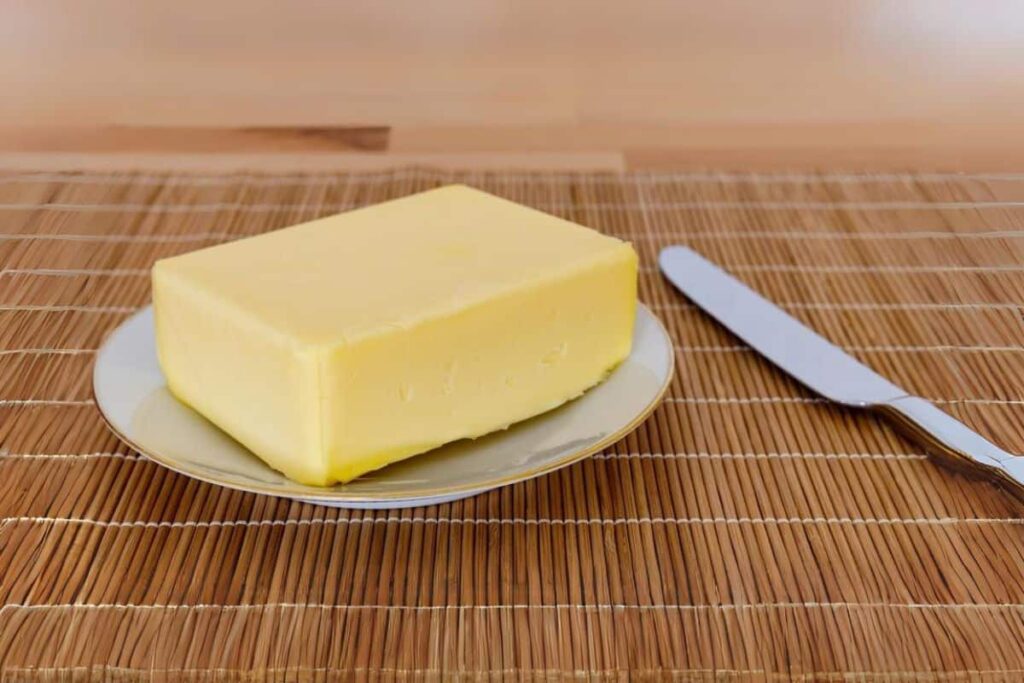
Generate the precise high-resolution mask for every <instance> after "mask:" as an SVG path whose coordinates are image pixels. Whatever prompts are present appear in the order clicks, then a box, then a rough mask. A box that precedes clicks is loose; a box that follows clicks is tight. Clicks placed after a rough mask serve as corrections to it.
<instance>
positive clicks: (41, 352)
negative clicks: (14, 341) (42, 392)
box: [0, 349, 96, 356]
mask: <svg viewBox="0 0 1024 683" xmlns="http://www.w3.org/2000/svg"><path fill="white" fill-rule="evenodd" d="M93 353H96V349H0V356H84V355H88V354H93Z"/></svg>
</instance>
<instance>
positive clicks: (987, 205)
mask: <svg viewBox="0 0 1024 683" xmlns="http://www.w3.org/2000/svg"><path fill="white" fill-rule="evenodd" d="M362 206H367V203H365V202H330V203H324V204H293V203H287V204H286V203H281V204H273V203H262V202H254V203H247V202H209V203H206V204H100V203H75V202H45V203H39V204H33V203H27V202H12V203H0V211H79V212H83V213H85V212H90V213H175V214H180V213H216V212H219V211H240V212H243V213H269V212H273V211H301V212H320V211H347V210H350V209H356V208H359V207H362ZM531 206H532V207H534V208H536V209H540V210H542V211H568V210H572V209H581V210H588V209H594V210H614V211H631V210H641V211H648V210H651V209H653V210H656V211H663V210H680V209H758V210H763V211H775V210H801V211H812V210H821V211H836V210H851V211H853V210H855V211H917V210H921V211H929V210H933V211H955V210H980V209H1013V208H1021V207H1024V201H1017V200H994V201H990V202H977V201H973V202H922V201H892V202H813V201H808V202H802V201H764V202H758V201H724V200H706V201H687V202H646V203H643V204H629V203H618V202H533V203H531Z"/></svg>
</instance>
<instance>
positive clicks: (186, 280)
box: [153, 185, 637, 485]
mask: <svg viewBox="0 0 1024 683" xmlns="http://www.w3.org/2000/svg"><path fill="white" fill-rule="evenodd" d="M636 277H637V256H636V253H635V252H634V250H633V248H632V247H631V246H630V245H629V244H628V243H626V242H622V241H620V240H617V239H614V238H611V237H607V236H604V235H601V234H599V233H597V232H595V231H593V230H590V229H588V228H584V227H582V226H580V225H576V224H574V223H571V222H569V221H565V220H562V219H560V218H556V217H554V216H550V215H548V214H545V213H541V212H539V211H535V210H533V209H529V208H526V207H524V206H520V205H518V204H515V203H513V202H510V201H506V200H504V199H500V198H498V197H495V196H492V195H489V194H486V193H484V192H481V191H478V190H474V189H471V188H469V187H465V186H461V185H453V186H448V187H442V188H440V189H436V190H431V191H429V192H423V193H421V194H417V195H412V196H409V197H405V198H403V199H397V200H394V201H389V202H386V203H384V204H379V205H377V206H372V207H368V208H364V209H360V210H357V211H351V212H348V213H344V214H339V215H336V216H331V217H328V218H322V219H319V220H315V221H312V222H309V223H304V224H302V225H297V226H294V227H290V228H286V229H283V230H278V231H275V232H270V233H267V234H264V235H260V236H257V237H252V238H248V239H244V240H239V241H237V242H231V243H227V244H222V245H218V246H214V247H210V248H207V249H202V250H199V251H194V252H191V253H188V254H184V255H181V256H175V257H172V258H168V259H164V260H161V261H159V262H157V263H156V265H155V266H154V267H153V306H154V312H155V318H156V335H157V346H158V354H159V358H160V365H161V368H162V369H163V372H164V375H165V376H166V378H167V382H168V385H169V387H170V390H171V392H172V393H173V394H174V395H175V396H176V397H177V398H178V399H179V400H181V401H183V402H184V403H186V404H188V405H190V406H191V407H193V408H194V409H195V410H196V411H198V412H199V413H200V414H202V415H204V416H205V417H206V418H207V419H209V420H210V421H211V422H213V423H214V424H216V425H217V426H218V427H220V428H221V429H222V430H224V431H225V432H227V433H228V434H230V435H231V436H233V437H234V438H235V439H236V440H238V441H239V442H241V443H242V444H243V445H245V446H246V447H247V448H248V449H249V450H251V451H252V452H253V453H255V454H256V455H258V456H259V457H260V458H262V459H263V460H265V461H266V462H267V463H268V464H269V465H270V466H271V467H273V468H275V469H277V470H279V471H281V472H283V473H284V474H285V475H287V476H288V477H290V478H291V479H294V480H295V481H298V482H301V483H304V484H312V485H330V484H333V483H336V482H346V481H350V480H351V479H353V478H355V477H358V476H359V475H361V474H363V473H366V472H369V471H371V470H374V469H377V468H379V467H383V466H384V465H387V464H388V463H391V462H394V461H396V460H400V459H403V458H407V457H409V456H412V455H416V454H418V453H423V452H424V451H427V450H430V449H432V448H435V447H437V446H439V445H442V444H444V443H447V442H449V441H453V440H456V439H462V438H465V437H476V436H480V435H483V434H486V433H488V432H491V431H495V430H498V429H503V428H505V427H507V426H508V425H510V424H512V423H514V422H517V421H520V420H524V419H526V418H529V417H532V416H534V415H537V414H539V413H542V412H545V411H547V410H550V409H552V408H554V407H556V406H558V405H559V404H561V403H564V402H565V401H568V400H570V399H572V398H574V397H576V396H578V395H579V394H580V393H582V392H583V391H585V390H586V389H587V388H588V387H591V386H593V385H594V384H596V383H598V382H600V381H601V380H602V379H603V378H604V377H605V376H606V375H607V373H608V372H609V371H610V370H611V369H613V368H614V367H615V366H616V365H617V364H618V363H619V362H620V361H622V360H623V359H624V358H625V357H626V356H627V355H628V354H629V352H630V345H631V342H632V330H633V318H634V314H635V305H636Z"/></svg>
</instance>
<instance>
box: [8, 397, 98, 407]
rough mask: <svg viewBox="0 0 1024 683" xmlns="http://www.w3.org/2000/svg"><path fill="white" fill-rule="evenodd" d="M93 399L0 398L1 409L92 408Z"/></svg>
mask: <svg viewBox="0 0 1024 683" xmlns="http://www.w3.org/2000/svg"><path fill="white" fill-rule="evenodd" d="M91 405H94V403H93V401H92V399H83V400H72V399H67V400H65V399H59V398H56V399H54V398H0V407H6V406H91Z"/></svg>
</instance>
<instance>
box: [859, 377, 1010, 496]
mask: <svg viewBox="0 0 1024 683" xmlns="http://www.w3.org/2000/svg"><path fill="white" fill-rule="evenodd" d="M873 407H874V408H875V409H877V410H879V411H881V412H882V413H884V414H885V415H886V416H887V417H889V418H891V419H892V420H893V421H894V422H895V423H896V424H897V425H898V426H899V427H900V428H901V430H902V431H903V432H904V433H905V434H907V435H908V436H910V437H911V438H913V439H914V440H915V441H918V442H919V443H923V444H924V445H926V446H928V449H927V451H928V454H929V455H933V456H935V457H936V458H937V459H938V460H939V461H940V462H941V463H943V464H945V465H947V466H949V467H952V468H954V469H957V470H960V471H963V472H966V473H968V474H980V475H983V476H985V477H987V478H989V479H994V480H995V481H996V483H998V484H1001V485H1003V486H1005V487H1006V488H1007V489H1009V490H1010V492H1011V493H1013V495H1015V496H1016V497H1017V498H1018V499H1020V500H1022V501H1024V457H1019V456H1016V455H1012V454H1011V453H1007V452H1006V451H1004V450H1003V449H1001V448H999V447H998V446H996V445H995V444H994V443H992V442H991V441H989V440H988V439H986V438H985V437H983V436H982V435H981V434H978V433H977V432H975V431H973V430H971V429H970V428H969V427H967V425H965V424H964V423H963V422H960V421H959V420H957V419H956V418H954V417H952V416H951V415H949V414H948V413H946V412H944V411H942V410H940V409H938V408H936V407H935V405H934V404H933V403H931V402H930V401H926V400H925V399H923V398H919V397H917V396H901V397H899V398H894V399H891V400H889V401H886V402H885V403H880V404H877V405H875V406H873Z"/></svg>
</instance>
